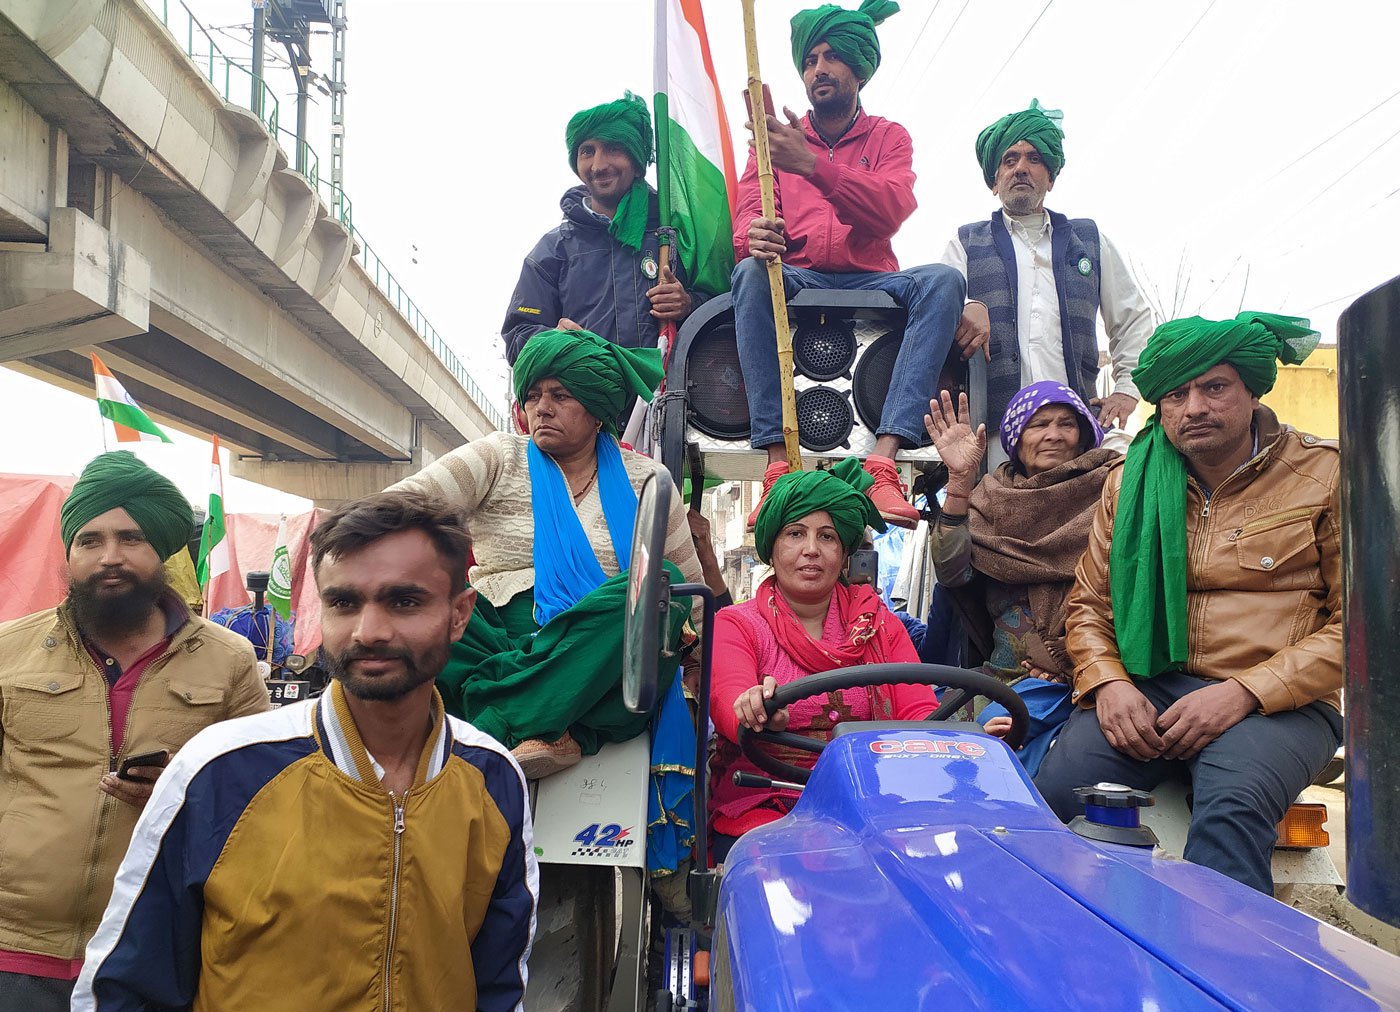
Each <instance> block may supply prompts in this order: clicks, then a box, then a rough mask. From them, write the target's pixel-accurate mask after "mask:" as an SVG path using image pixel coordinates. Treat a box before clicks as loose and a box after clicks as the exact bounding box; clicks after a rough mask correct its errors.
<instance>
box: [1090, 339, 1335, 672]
mask: <svg viewBox="0 0 1400 1012" xmlns="http://www.w3.org/2000/svg"><path fill="white" fill-rule="evenodd" d="M1318 336H1319V335H1318V333H1317V331H1315V330H1313V329H1312V328H1311V326H1310V324H1309V323H1308V321H1307V320H1304V319H1300V318H1298V317H1294V316H1275V315H1273V314H1270V313H1241V314H1240V315H1239V316H1237V317H1235V318H1234V319H1233V320H1221V321H1219V322H1216V321H1213V320H1203V319H1201V318H1200V317H1199V316H1193V317H1190V318H1189V319H1185V320H1172V321H1170V322H1168V323H1164V324H1162V325H1161V326H1160V327H1158V328H1157V329H1156V331H1154V332H1153V334H1152V337H1151V339H1150V340H1149V341H1148V342H1147V346H1146V347H1145V348H1144V349H1143V351H1142V357H1141V359H1140V360H1139V362H1138V367H1137V368H1136V369H1134V370H1133V382H1134V383H1136V384H1137V387H1138V390H1139V391H1140V392H1141V393H1142V396H1143V397H1144V398H1145V399H1147V400H1148V401H1149V402H1151V403H1153V404H1155V403H1157V402H1158V401H1160V400H1161V399H1162V398H1163V397H1164V396H1166V394H1168V393H1169V392H1171V391H1172V390H1175V389H1176V388H1177V387H1179V386H1181V385H1182V384H1183V383H1187V382H1189V381H1191V380H1193V379H1195V378H1196V377H1197V376H1199V375H1201V373H1203V372H1206V371H1207V370H1209V369H1213V368H1214V367H1215V366H1217V365H1219V364H1221V363H1222V362H1225V363H1228V364H1230V365H1232V366H1234V367H1235V370H1236V371H1237V372H1238V373H1239V374H1240V379H1241V380H1242V381H1243V382H1244V385H1245V386H1246V387H1248V388H1249V390H1250V392H1252V393H1253V394H1254V395H1255V396H1256V397H1262V396H1263V395H1264V394H1266V393H1268V392H1269V391H1270V390H1272V389H1273V386H1274V380H1275V379H1276V378H1277V377H1278V364H1279V363H1280V362H1283V363H1285V364H1288V365H1294V364H1297V363H1299V362H1301V361H1303V359H1305V358H1307V357H1308V355H1309V354H1310V353H1311V352H1312V350H1313V348H1315V347H1317V341H1318ZM1160 416H1161V411H1160V409H1159V410H1158V412H1157V414H1155V415H1153V417H1152V418H1150V419H1148V422H1147V424H1146V425H1144V426H1143V428H1142V431H1141V432H1139V433H1138V434H1137V438H1136V439H1134V440H1133V445H1132V446H1130V447H1129V448H1128V456H1127V460H1126V461H1125V463H1124V465H1123V484H1122V488H1121V489H1120V490H1119V493H1118V508H1117V512H1116V514H1115V516H1114V522H1113V544H1112V546H1111V548H1110V551H1109V582H1110V584H1111V587H1110V589H1111V592H1112V600H1113V629H1114V633H1115V636H1116V638H1117V640H1118V653H1119V656H1120V657H1121V658H1122V660H1123V667H1124V668H1126V669H1127V670H1128V673H1129V674H1131V675H1134V676H1137V677H1139V678H1152V677H1154V676H1155V675H1159V674H1161V673H1162V672H1163V671H1170V670H1173V669H1178V668H1180V667H1182V665H1184V664H1185V663H1186V649H1187V643H1186V458H1185V457H1183V456H1182V455H1181V453H1180V452H1178V451H1177V449H1176V447H1175V446H1173V445H1172V444H1171V441H1170V440H1169V439H1168V438H1167V434H1166V431H1165V430H1164V429H1163V428H1162V424H1161V420H1160Z"/></svg>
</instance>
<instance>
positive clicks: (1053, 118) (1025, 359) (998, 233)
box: [943, 99, 1152, 463]
mask: <svg viewBox="0 0 1400 1012" xmlns="http://www.w3.org/2000/svg"><path fill="white" fill-rule="evenodd" d="M1063 118H1064V114H1063V113H1061V112H1060V110H1058V109H1046V108H1043V107H1042V106H1041V104H1040V102H1039V101H1037V100H1036V99H1032V100H1031V104H1030V107H1029V108H1027V109H1022V110H1020V111H1018V112H1012V113H1008V114H1007V115H1005V116H1003V117H1001V119H999V120H997V121H996V122H995V123H993V124H992V125H991V126H989V127H987V128H986V129H985V130H983V131H982V132H981V133H980V134H978V136H977V145H976V147H977V162H978V164H979V165H980V166H981V169H982V179H983V181H984V182H986V184H987V187H988V188H989V189H990V190H991V191H992V193H994V194H995V195H996V197H997V199H998V200H999V201H1000V202H1001V207H1000V208H999V209H998V210H996V211H995V212H993V213H992V216H991V218H990V219H986V220H983V221H975V222H972V223H971V224H968V225H963V226H962V227H961V228H959V229H958V234H957V236H956V237H955V238H954V239H953V240H952V241H950V242H949V243H948V248H947V250H946V251H945V252H944V254H943V263H945V264H947V265H948V266H950V267H953V268H955V269H956V270H957V271H958V272H959V273H960V274H962V275H963V277H965V278H966V279H967V297H968V299H970V300H972V301H971V302H969V303H968V316H969V318H970V319H971V320H972V321H973V326H974V327H975V329H976V330H977V331H978V332H980V333H987V334H989V335H990V345H989V348H990V351H991V354H990V356H989V362H990V364H989V365H988V366H987V417H988V418H991V419H996V418H1000V417H1001V416H1002V413H1003V412H1004V411H1005V410H1006V407H1007V405H1008V404H1009V403H1010V401H1011V398H1012V397H1014V396H1015V395H1016V391H1018V390H1020V389H1022V388H1023V387H1025V386H1028V385H1029V384H1031V383H1038V382H1041V381H1042V380H1050V381H1053V382H1056V383H1063V384H1064V385H1066V386H1068V387H1069V388H1070V389H1072V390H1073V391H1074V392H1075V393H1077V394H1078V395H1079V397H1080V399H1081V400H1083V401H1084V403H1085V404H1090V405H1092V406H1093V407H1094V408H1095V409H1096V410H1097V414H1098V420H1099V422H1100V423H1101V424H1102V425H1103V426H1104V428H1105V429H1107V428H1108V426H1109V425H1110V424H1113V425H1117V426H1119V427H1120V428H1119V429H1118V430H1109V432H1108V434H1107V437H1106V442H1105V445H1106V446H1108V447H1109V448H1111V449H1118V450H1121V449H1122V448H1123V447H1125V446H1126V445H1127V438H1126V437H1125V436H1123V434H1122V432H1121V427H1122V426H1123V425H1124V424H1125V423H1126V421H1127V419H1128V418H1129V416H1131V415H1132V413H1133V409H1134V408H1135V407H1136V406H1137V401H1138V391H1137V387H1136V386H1134V385H1133V381H1132V371H1133V368H1134V367H1135V366H1136V365H1137V361H1138V355H1139V354H1140V353H1141V352H1142V347H1143V345H1144V344H1145V343H1146V342H1147V338H1148V335H1149V334H1151V333H1152V310H1151V309H1150V308H1149V306H1148V304H1147V300H1146V299H1145V298H1144V297H1143V295H1142V292H1141V291H1140V290H1139V288H1138V286H1137V282H1136V281H1135V280H1134V279H1133V275H1132V272H1131V271H1130V270H1129V269H1128V265H1127V262H1126V261H1125V260H1124V259H1123V257H1122V255H1121V254H1120V253H1119V252H1118V250H1117V249H1116V248H1115V247H1114V246H1113V244H1112V243H1110V242H1109V241H1108V238H1107V237H1106V236H1104V235H1103V234H1102V233H1101V232H1100V231H1099V227H1098V225H1097V224H1096V223H1095V222H1094V221H1092V220H1091V219H1089V218H1066V217H1065V216H1064V215H1063V214H1060V213H1058V212H1056V211H1050V210H1047V209H1046V207H1045V195H1046V194H1047V193H1049V192H1050V191H1051V190H1052V189H1054V186H1055V180H1056V179H1058V178H1059V175H1060V170H1061V169H1063V168H1064V166H1065V146H1064V139H1065V133H1064V129H1063V127H1062V126H1061V121H1062V120H1063ZM1100 316H1102V317H1103V322H1104V330H1105V331H1106V332H1107V334H1108V348H1109V353H1110V356H1111V358H1112V367H1113V393H1112V394H1110V395H1109V396H1108V397H1106V398H1102V399H1101V398H1099V397H1098V396H1097V382H1098V375H1099V338H1098V317H1100ZM990 449H991V451H992V456H993V457H999V454H997V452H996V451H997V449H998V448H997V447H991V448H990ZM989 463H995V460H989Z"/></svg>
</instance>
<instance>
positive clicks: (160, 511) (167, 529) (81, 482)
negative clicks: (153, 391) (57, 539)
mask: <svg viewBox="0 0 1400 1012" xmlns="http://www.w3.org/2000/svg"><path fill="white" fill-rule="evenodd" d="M117 507H121V508H122V509H124V510H126V511H127V512H128V513H130V514H131V519H132V520H135V521H136V526H138V527H140V528H141V533H143V534H145V535H146V540H147V541H149V542H150V543H151V547H152V548H154V549H155V550H156V554H157V555H159V556H160V559H161V561H162V562H164V561H165V560H166V559H168V558H170V556H172V555H174V554H175V553H176V552H178V551H179V550H180V549H181V548H184V547H185V545H186V544H188V543H189V540H190V535H191V534H193V533H194V511H193V510H192V509H190V504H189V503H188V502H187V501H186V500H185V497H184V496H183V495H181V494H180V490H179V489H178V488H176V487H175V485H174V483H173V482H172V481H171V480H170V479H169V478H167V477H166V476H165V475H163V474H161V473H160V472H159V471H155V470H152V469H151V468H149V467H147V466H146V464H145V463H144V462H143V461H142V460H141V458H140V457H138V456H136V454H134V453H132V452H131V451H130V450H114V451H112V452H111V453H104V454H102V456H100V457H95V458H93V460H92V461H91V462H90V463H89V464H88V466H87V467H85V468H83V473H82V474H81V475H80V476H79V477H78V483H77V484H76V485H74V486H73V491H72V492H69V493H68V498H67V499H65V500H63V509H62V510H61V511H60V513H59V519H58V526H59V532H60V533H61V534H62V536H63V548H64V552H65V554H66V553H67V551H68V550H70V549H71V548H72V546H73V538H75V537H76V536H77V534H78V531H79V530H81V529H82V528H83V526H84V525H85V524H88V523H90V522H92V521H93V520H94V519H96V518H97V517H100V516H101V515H102V514H103V513H106V512H107V511H108V510H114V509H116V508H117Z"/></svg>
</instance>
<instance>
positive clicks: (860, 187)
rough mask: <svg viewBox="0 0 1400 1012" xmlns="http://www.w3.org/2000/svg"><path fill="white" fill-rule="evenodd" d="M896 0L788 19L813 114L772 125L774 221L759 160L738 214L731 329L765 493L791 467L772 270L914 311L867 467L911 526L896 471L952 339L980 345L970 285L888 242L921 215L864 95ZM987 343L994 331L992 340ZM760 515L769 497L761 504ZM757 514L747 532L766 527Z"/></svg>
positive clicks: (891, 127) (897, 146)
mask: <svg viewBox="0 0 1400 1012" xmlns="http://www.w3.org/2000/svg"><path fill="white" fill-rule="evenodd" d="M898 12H899V5H898V4H897V3H894V2H893V0H862V2H861V5H860V7H859V9H857V10H847V9H846V8H843V7H838V6H836V5H834V4H824V5H822V6H821V7H817V8H814V9H812V10H805V11H801V12H799V13H798V14H797V15H795V16H794V17H793V19H792V58H793V62H794V63H795V64H796V66H797V71H798V73H799V74H801V75H802V83H803V85H804V86H805V88H806V90H807V98H808V100H809V101H810V102H811V103H812V108H811V111H810V112H809V113H808V114H807V115H806V116H805V117H804V118H803V119H802V120H801V121H799V120H798V118H797V116H796V115H795V114H794V113H793V112H791V111H790V110H787V109H784V110H783V112H784V114H785V116H786V120H787V121H786V122H782V121H780V120H779V119H778V118H777V117H776V116H769V117H768V120H767V122H768V147H769V152H770V154H771V156H772V163H773V177H774V187H775V194H776V202H777V218H776V219H768V218H765V217H763V211H762V201H761V198H760V194H759V182H758V164H757V161H756V160H755V158H754V157H753V155H752V154H751V155H750V157H749V163H748V167H747V168H746V169H745V170H744V175H743V178H742V179H740V181H739V206H738V208H736V212H735V215H734V253H735V256H736V257H737V259H738V261H739V263H738V266H737V267H736V268H735V269H734V274H733V276H732V279H731V280H732V284H733V298H734V328H735V334H736V338H737V341H738V345H739V362H740V364H741V366H742V367H743V373H744V386H745V391H746V393H747V395H748V401H749V417H750V419H751V425H750V434H749V442H750V443H751V445H752V446H753V447H754V449H757V450H764V451H766V452H767V454H768V469H767V470H766V471H765V472H764V475H763V492H764V495H767V494H768V491H769V490H770V489H771V488H772V487H773V483H774V482H775V481H777V480H778V478H780V477H782V475H784V474H786V473H787V471H788V464H787V457H786V453H785V450H784V447H783V422H782V401H781V395H780V389H781V383H780V379H779V375H778V353H777V338H776V336H775V328H774V323H773V303H772V294H771V290H770V288H769V283H768V267H767V265H768V263H769V262H771V261H773V260H775V259H777V258H779V257H781V258H782V263H783V283H784V285H785V286H786V289H787V295H788V297H789V298H791V297H792V296H793V295H795V294H796V293H797V292H798V291H800V290H802V289H805V288H816V289H833V290H848V291H849V290H860V291H881V292H885V293H886V294H887V295H889V296H890V298H892V299H894V301H895V302H896V303H898V304H899V305H900V306H902V307H903V308H904V309H905V310H906V311H907V314H908V315H907V323H906V325H905V329H904V335H903V340H902V342H901V344H900V348H899V357H898V358H897V359H896V361H895V366H894V370H893V373H892V376H893V379H892V380H891V383H890V389H889V393H888V394H887V396H886V397H885V403H884V407H883V409H882V411H881V415H880V420H879V422H878V424H877V425H876V426H875V436H876V440H875V447H874V450H873V452H872V453H871V454H870V455H869V457H868V458H867V459H866V462H865V469H866V470H867V471H868V472H869V473H870V475H871V477H872V478H874V484H873V485H872V486H871V488H870V492H869V495H870V499H871V501H872V502H873V503H874V504H875V506H876V507H877V508H878V509H879V511H880V515H881V516H882V517H884V519H885V520H886V521H887V522H889V523H892V524H896V525H898V526H901V527H910V528H912V527H914V526H915V525H916V524H917V523H918V520H919V513H918V511H917V510H915V509H914V507H913V506H911V505H910V504H909V502H908V498H907V496H906V494H905V491H904V489H903V488H902V486H901V485H900V481H899V472H898V469H897V467H896V465H895V462H894V456H895V454H896V453H897V452H898V451H899V450H900V448H901V447H908V446H918V445H919V444H920V442H921V441H922V439H923V437H924V428H923V417H924V409H925V407H926V406H927V405H928V402H929V398H931V397H932V396H933V395H934V394H935V393H936V392H937V385H938V375H939V372H940V371H941V370H942V368H943V364H944V361H945V360H946V359H947V358H948V353H949V351H950V349H951V348H952V345H953V342H954V340H955V338H956V340H957V343H958V346H959V348H960V349H961V352H962V356H963V358H967V357H968V356H970V355H971V354H972V353H973V351H975V350H976V349H977V348H978V347H980V346H981V343H985V341H983V342H981V343H979V342H978V341H977V340H975V339H974V338H973V337H972V336H971V334H970V332H969V331H967V330H966V328H963V327H962V326H961V321H962V318H963V293H964V287H965V286H964V285H963V281H962V278H961V277H959V276H958V274H957V272H956V271H954V270H952V269H950V268H948V267H945V266H943V265H941V264H929V265H924V266H920V267H908V268H905V269H903V270H901V269H900V266H899V261H898V260H897V259H896V258H895V255H894V247H893V245H892V240H893V238H894V235H895V233H896V232H898V231H899V228H900V226H901V225H903V224H904V222H905V221H906V220H907V219H908V218H909V216H910V215H911V214H913V213H914V207H915V205H916V201H915V200H914V147H913V143H912V142H911V141H910V139H909V133H908V131H906V130H905V129H904V128H903V127H902V126H900V125H899V124H898V123H894V122H892V121H890V120H887V119H883V118H881V117H879V116H871V115H870V114H868V113H867V112H866V111H865V109H864V107H863V103H862V101H861V97H860V96H861V91H862V89H863V88H864V87H865V86H866V84H868V83H869V81H870V79H871V78H872V77H873V76H874V74H875V72H876V71H877V70H878V69H879V67H880V40H879V36H878V35H877V34H876V28H877V27H878V26H879V25H880V24H882V23H883V22H884V21H885V20H886V19H887V18H889V17H891V16H893V15H894V14H897V13H898ZM983 336H984V338H985V334H984V335H983ZM759 506H762V500H761V499H760V501H759ZM758 513H759V510H758V508H757V507H755V509H754V511H753V514H752V515H751V516H750V517H749V525H750V526H752V525H753V523H754V522H755V521H756V520H757V517H758Z"/></svg>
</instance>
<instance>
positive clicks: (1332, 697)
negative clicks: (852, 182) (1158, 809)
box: [1035, 313, 1342, 892]
mask: <svg viewBox="0 0 1400 1012" xmlns="http://www.w3.org/2000/svg"><path fill="white" fill-rule="evenodd" d="M1317 337H1318V335H1317V332H1316V331H1314V330H1312V329H1311V327H1310V326H1309V325H1308V321H1307V320H1301V319H1296V318H1293V317H1286V316H1275V315H1272V314H1267V313H1241V314H1240V315H1239V316H1237V317H1236V318H1235V319H1233V320H1224V321H1218V322H1217V321H1209V320H1202V319H1200V318H1199V317H1192V318H1190V319H1186V320H1173V321H1171V322H1169V323H1164V324H1162V326H1160V327H1158V328H1157V330H1156V331H1155V332H1154V333H1153V335H1152V337H1151V338H1150V339H1149V340H1148V342H1147V346H1146V348H1144V349H1143V353H1142V358H1141V361H1140V362H1139V364H1138V367H1137V368H1136V369H1135V370H1133V381H1134V382H1135V383H1137V385H1138V389H1139V390H1140V391H1141V392H1142V395H1143V397H1145V398H1146V399H1147V400H1148V401H1149V402H1151V403H1153V404H1156V405H1157V413H1156V415H1154V416H1153V418H1152V419H1150V420H1149V421H1148V423H1147V425H1145V426H1144V427H1143V429H1142V431H1141V432H1140V433H1138V436H1137V438H1136V439H1134V440H1133V444H1132V446H1131V447H1129V449H1128V455H1127V457H1126V458H1125V460H1124V463H1123V466H1122V467H1121V468H1119V469H1117V470H1115V471H1113V472H1111V473H1110V474H1109V476H1108V481H1107V482H1105V484H1104V489H1103V498H1102V499H1101V500H1100V503H1099V510H1098V513H1097V515H1096V516H1095V517H1094V526H1093V529H1092V531H1091V532H1090V535H1089V547H1088V549H1087V550H1086V551H1085V553H1084V557H1083V558H1082V559H1080V561H1079V567H1078V570H1077V571H1076V573H1075V583H1074V589H1073V590H1072V591H1071V592H1070V596H1069V601H1068V605H1067V608H1066V617H1065V623H1066V642H1067V644H1068V647H1069V651H1070V654H1071V655H1073V657H1074V662H1075V666H1074V699H1075V700H1076V701H1077V702H1078V703H1079V706H1080V709H1078V710H1076V712H1075V713H1074V714H1073V715H1072V716H1071V717H1070V719H1069V720H1068V722H1066V724H1065V726H1064V730H1063V731H1061V733H1060V736H1059V738H1058V739H1057V740H1056V742H1055V746H1054V747H1053V748H1052V749H1051V750H1050V752H1049V754H1048V755H1047V756H1046V757H1045V762H1044V763H1043V764H1042V765H1041V767H1040V772H1039V773H1038V774H1037V775H1036V778H1035V783H1036V786H1037V787H1038V788H1039V789H1040V792H1041V794H1043V795H1044V796H1045V800H1046V801H1048V802H1049V803H1050V806H1051V807H1052V808H1053V809H1054V810H1055V813H1056V814H1057V815H1059V816H1060V817H1061V818H1062V819H1065V820H1066V821H1068V820H1069V819H1070V818H1071V817H1073V815H1074V814H1076V811H1077V810H1078V809H1079V808H1080V807H1081V805H1080V804H1079V803H1077V802H1076V797H1075V794H1074V790H1075V788H1076V787H1080V786H1088V785H1091V784H1094V783H1097V782H1100V781H1111V782H1114V783H1120V784H1125V785H1127V786H1129V787H1134V788H1141V789H1144V790H1151V789H1152V788H1154V787H1156V786H1157V785H1158V784H1160V783H1162V782H1163V781H1165V780H1169V779H1180V780H1186V781H1189V783H1190V784H1191V790H1192V793H1193V795H1194V799H1195V800H1194V805H1193V807H1192V813H1191V828H1190V830H1189V832H1188V834H1187V837H1186V851H1185V856H1186V859H1187V860H1188V861H1194V862H1196V863H1198V864H1202V865H1205V866H1206V867H1208V868H1214V869H1215V870H1216V871H1218V872H1221V873H1222V874H1225V875H1228V876H1230V877H1231V878H1233V879H1236V880H1237V881H1240V882H1243V883H1244V884H1245V885H1248V886H1253V887H1254V888H1255V889H1258V890H1260V891H1262V892H1271V891H1272V888H1273V876H1272V871H1271V858H1272V855H1273V848H1274V838H1275V827H1276V826H1277V825H1278V822H1279V820H1280V819H1282V818H1283V814H1284V812H1285V811H1287V809H1288V806H1289V805H1290V804H1292V802H1293V800H1294V799H1295V798H1296V797H1297V796H1298V794H1299V793H1300V792H1301V791H1302V790H1303V788H1305V787H1307V786H1308V784H1309V783H1311V782H1312V778H1313V777H1314V776H1316V775H1317V774H1318V773H1319V772H1320V771H1321V769H1322V767H1323V765H1324V764H1325V763H1326V762H1327V760H1328V759H1329V758H1330V757H1331V756H1332V754H1333V753H1334V752H1335V751H1336V748H1337V745H1338V742H1339V741H1340V739H1341V731H1342V716H1341V713H1340V711H1339V709H1338V706H1339V702H1340V690H1341V687H1342V585H1341V584H1342V581H1341V575H1342V562H1341V519H1340V513H1341V511H1340V507H1339V504H1338V476H1339V473H1340V470H1341V466H1340V455H1339V453H1338V451H1337V444H1336V443H1335V442H1332V441H1330V440H1321V439H1318V438H1317V437H1316V436H1311V435H1307V434H1306V433H1301V432H1299V431H1297V430H1296V429H1294V428H1292V427H1291V426H1288V425H1281V424H1280V423H1279V421H1278V419H1277V418H1276V417H1275V416H1274V413H1273V412H1272V411H1270V410H1269V409H1268V408H1266V407H1264V406H1263V405H1261V404H1260V403H1259V398H1260V397H1261V396H1263V395H1264V394H1266V393H1268V392H1269V390H1270V389H1271V388H1272V387H1273V385H1274V380H1275V378H1276V376H1277V374H1278V363H1279V362H1280V361H1283V362H1286V363H1295V362H1301V361H1302V360H1303V359H1304V358H1305V357H1306V356H1307V355H1308V353H1309V352H1311V351H1312V348H1313V347H1314V346H1315V345H1316V344H1317Z"/></svg>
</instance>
